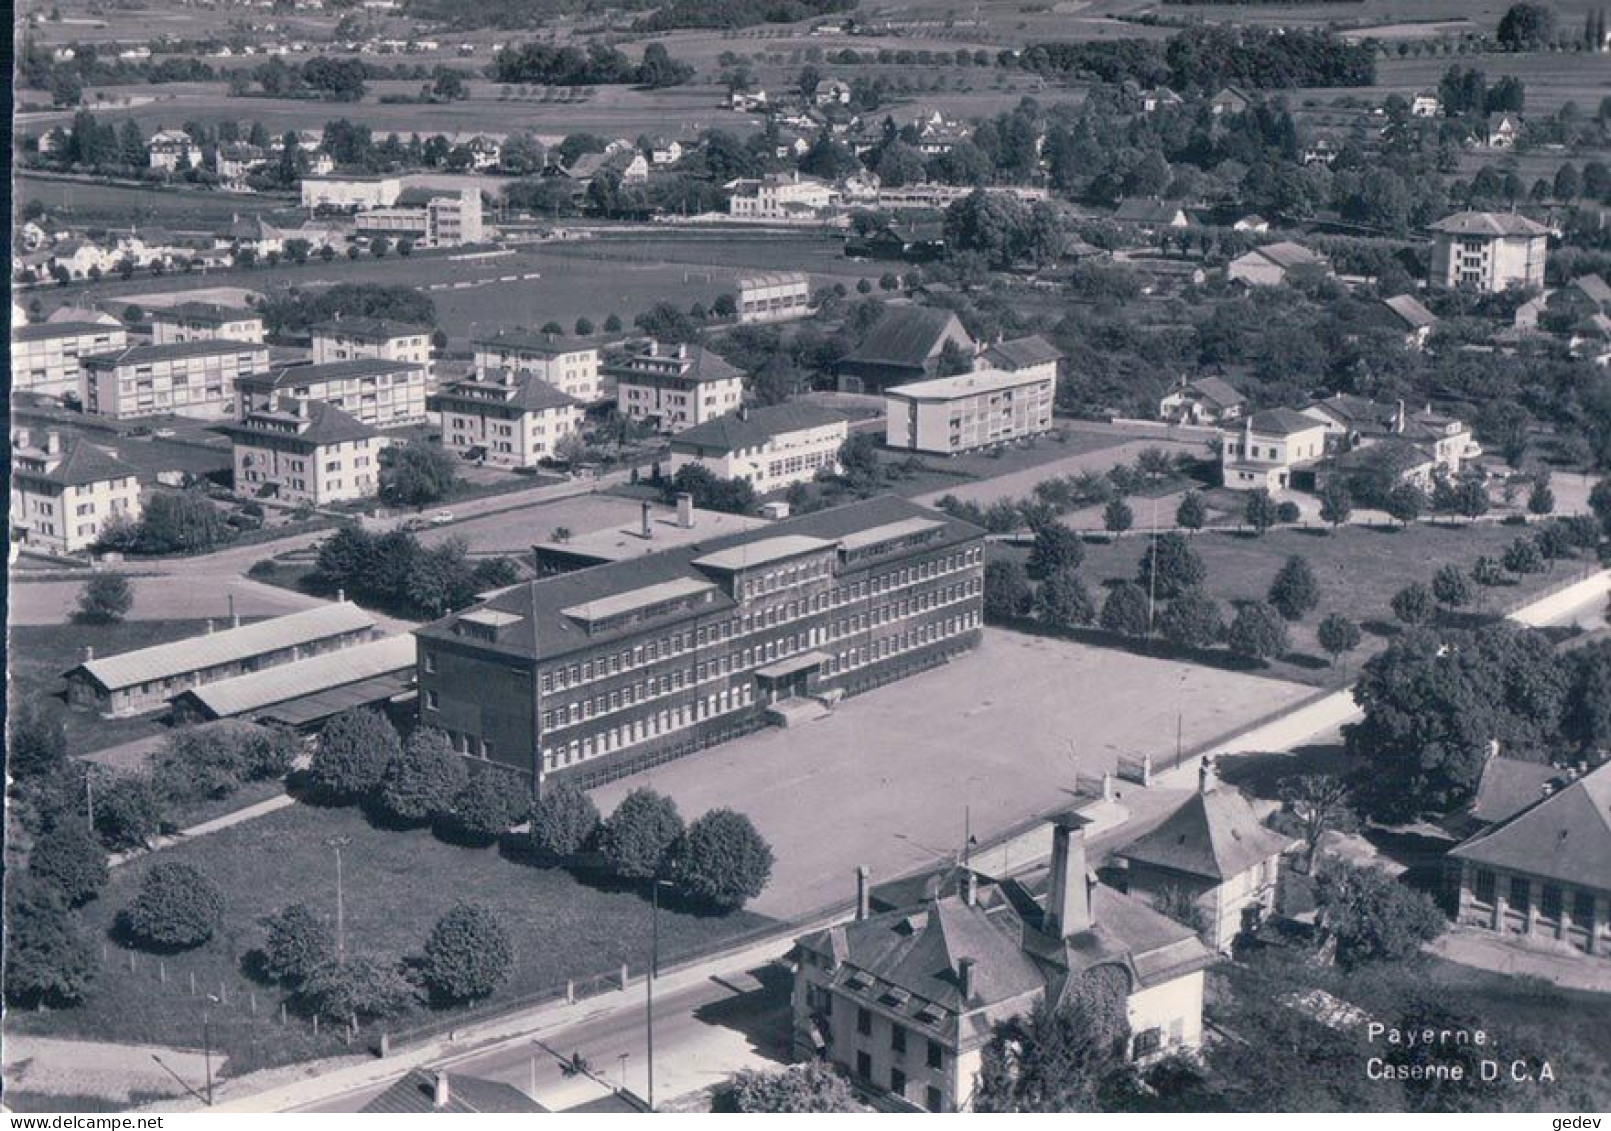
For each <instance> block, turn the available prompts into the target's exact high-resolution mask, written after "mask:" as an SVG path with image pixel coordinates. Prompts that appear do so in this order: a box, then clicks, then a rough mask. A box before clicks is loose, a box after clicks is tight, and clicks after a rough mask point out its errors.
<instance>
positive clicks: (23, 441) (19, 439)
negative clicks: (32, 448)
mask: <svg viewBox="0 0 1611 1131" xmlns="http://www.w3.org/2000/svg"><path fill="white" fill-rule="evenodd" d="M32 439H33V437H32V436H31V435H29V433H28V429H26V428H19V429H17V432H16V435H15V436H13V437H12V441H11V442H12V443H13V444H14V445H15V446H17V447H19V448H26V447H28V445H29V442H30V441H31V440H32Z"/></svg>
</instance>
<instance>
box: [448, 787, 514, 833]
mask: <svg viewBox="0 0 1611 1131" xmlns="http://www.w3.org/2000/svg"><path fill="white" fill-rule="evenodd" d="M469 778H470V780H469V781H467V782H466V783H465V784H464V788H463V789H461V790H459V793H458V796H456V797H455V798H454V799H453V817H452V822H451V823H452V826H453V828H454V830H455V831H457V832H458V833H460V834H462V835H463V836H465V837H467V838H469V839H470V840H473V841H478V842H481V843H485V844H490V843H491V842H493V841H495V840H497V839H498V838H499V837H501V836H503V834H504V833H506V832H508V831H509V826H510V825H512V824H514V823H515V814H516V805H515V800H514V799H515V797H516V796H517V795H516V793H515V790H516V785H515V783H514V781H513V780H512V779H511V778H510V777H509V775H507V774H505V773H504V772H503V771H501V770H492V769H487V770H483V771H482V772H480V773H475V774H471V775H469Z"/></svg>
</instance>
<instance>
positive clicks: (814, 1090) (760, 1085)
mask: <svg viewBox="0 0 1611 1131" xmlns="http://www.w3.org/2000/svg"><path fill="white" fill-rule="evenodd" d="M714 1106H715V1110H716V1111H718V1112H729V1113H753V1114H762V1113H773V1112H776V1113H780V1114H795V1113H819V1112H821V1113H841V1112H854V1111H860V1110H861V1108H860V1107H859V1106H858V1105H857V1103H856V1096H855V1093H854V1092H852V1091H851V1089H850V1084H849V1083H848V1082H847V1081H846V1080H845V1078H844V1077H843V1076H842V1075H841V1074H840V1073H839V1071H838V1070H837V1069H835V1068H834V1067H833V1066H832V1065H831V1064H828V1063H827V1062H825V1061H821V1060H812V1061H807V1062H806V1063H805V1064H795V1065H790V1066H789V1067H787V1068H778V1069H773V1070H771V1071H767V1072H760V1071H757V1070H756V1069H753V1068H746V1069H743V1070H742V1071H740V1072H739V1073H737V1074H736V1075H734V1076H732V1077H730V1078H729V1079H728V1080H727V1081H725V1082H724V1083H722V1084H720V1085H718V1086H717V1089H716V1093H715V1105H714Z"/></svg>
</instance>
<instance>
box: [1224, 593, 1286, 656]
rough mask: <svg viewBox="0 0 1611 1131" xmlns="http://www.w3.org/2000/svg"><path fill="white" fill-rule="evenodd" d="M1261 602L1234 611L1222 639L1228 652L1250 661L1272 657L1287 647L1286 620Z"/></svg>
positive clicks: (1283, 652)
mask: <svg viewBox="0 0 1611 1131" xmlns="http://www.w3.org/2000/svg"><path fill="white" fill-rule="evenodd" d="M1281 618H1282V614H1281V613H1279V612H1277V611H1276V610H1275V609H1274V608H1272V607H1271V606H1269V605H1266V604H1265V603H1264V602H1263V601H1249V602H1248V603H1247V604H1245V605H1243V606H1242V607H1241V608H1239V609H1237V610H1236V616H1234V617H1232V618H1231V627H1230V628H1229V630H1227V632H1226V634H1225V642H1226V643H1227V644H1228V645H1229V646H1230V649H1231V651H1233V652H1235V653H1236V654H1237V655H1239V656H1246V657H1248V658H1249V659H1253V660H1273V659H1275V658H1277V657H1279V656H1281V655H1284V654H1285V653H1286V650H1287V648H1288V647H1289V641H1288V639H1287V625H1286V621H1284V620H1282V619H1281Z"/></svg>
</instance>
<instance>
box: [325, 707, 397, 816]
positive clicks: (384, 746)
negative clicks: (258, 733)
mask: <svg viewBox="0 0 1611 1131" xmlns="http://www.w3.org/2000/svg"><path fill="white" fill-rule="evenodd" d="M401 755H402V744H401V743H400V742H399V741H398V739H397V731H396V730H395V729H394V728H393V727H392V724H391V723H389V722H387V721H386V718H385V716H383V715H381V714H380V713H379V712H376V711H371V710H368V709H367V708H356V709H353V710H348V711H343V712H342V713H341V714H339V715H337V716H336V717H335V718H333V719H331V720H330V721H329V722H327V723H325V724H324V727H323V728H322V729H321V730H320V731H319V741H318V744H317V746H315V748H314V752H313V761H312V763H311V765H309V767H308V779H309V781H310V782H311V783H312V784H313V786H314V787H315V788H316V789H319V790H321V791H322V792H324V793H326V794H328V795H330V796H331V797H335V798H338V799H341V800H348V801H351V800H356V799H357V798H360V797H363V796H365V795H367V794H369V793H372V792H373V791H374V790H375V789H376V788H377V787H378V786H379V785H380V783H381V781H382V780H384V779H385V776H386V771H387V770H388V769H389V768H390V767H391V765H392V763H393V762H395V761H396V760H397V759H398V758H399V757H401Z"/></svg>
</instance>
